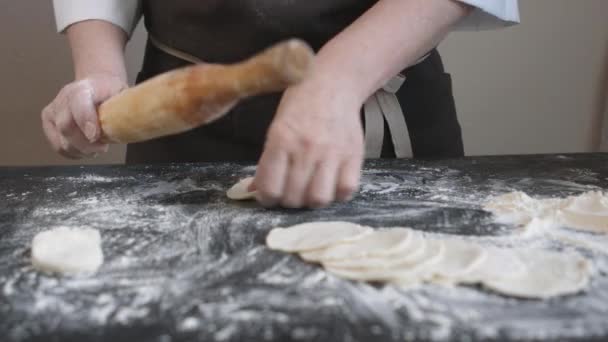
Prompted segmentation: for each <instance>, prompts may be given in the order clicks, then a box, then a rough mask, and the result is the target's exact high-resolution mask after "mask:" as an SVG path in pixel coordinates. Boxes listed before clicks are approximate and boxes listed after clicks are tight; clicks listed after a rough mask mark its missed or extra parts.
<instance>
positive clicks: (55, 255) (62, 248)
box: [32, 227, 103, 274]
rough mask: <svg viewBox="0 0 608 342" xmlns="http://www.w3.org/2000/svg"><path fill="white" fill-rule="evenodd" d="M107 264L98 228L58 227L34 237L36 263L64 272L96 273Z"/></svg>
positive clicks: (40, 266)
mask: <svg viewBox="0 0 608 342" xmlns="http://www.w3.org/2000/svg"><path fill="white" fill-rule="evenodd" d="M101 264H103V252H102V249H101V235H100V234H99V231H98V230H96V229H90V228H67V227H58V228H55V229H51V230H48V231H44V232H41V233H38V234H37V235H36V236H34V239H33V240H32V265H33V266H34V268H36V269H37V270H39V271H42V272H47V273H60V274H80V273H94V272H96V271H97V269H99V267H100V266H101Z"/></svg>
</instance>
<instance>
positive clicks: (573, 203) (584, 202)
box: [558, 192, 608, 233]
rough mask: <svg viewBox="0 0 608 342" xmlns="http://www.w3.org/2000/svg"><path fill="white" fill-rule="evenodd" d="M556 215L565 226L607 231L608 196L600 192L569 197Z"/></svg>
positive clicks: (601, 231) (600, 231)
mask: <svg viewBox="0 0 608 342" xmlns="http://www.w3.org/2000/svg"><path fill="white" fill-rule="evenodd" d="M558 217H559V219H560V221H561V222H562V223H563V224H564V225H565V226H567V227H571V228H575V229H580V230H587V231H592V232H599V233H608V197H606V196H604V194H602V193H601V192H588V193H585V194H583V195H580V196H578V197H571V198H569V199H568V200H567V205H566V206H565V207H564V208H563V209H562V210H561V211H560V212H559V214H558Z"/></svg>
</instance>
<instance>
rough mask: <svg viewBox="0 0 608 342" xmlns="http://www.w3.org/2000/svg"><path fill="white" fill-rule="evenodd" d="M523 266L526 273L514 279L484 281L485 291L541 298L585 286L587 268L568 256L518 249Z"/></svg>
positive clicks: (587, 278)
mask: <svg viewBox="0 0 608 342" xmlns="http://www.w3.org/2000/svg"><path fill="white" fill-rule="evenodd" d="M517 255H518V257H519V258H520V259H521V260H523V261H524V262H525V263H526V272H524V273H523V274H521V275H519V276H518V277H510V278H486V279H484V281H483V284H484V286H486V287H487V288H489V289H491V290H494V291H497V292H500V293H502V294H505V295H509V296H515V297H522V298H538V299H544V298H549V297H555V296H562V295H567V294H574V293H577V292H579V291H581V290H583V289H584V288H585V287H586V286H587V284H588V283H589V277H590V274H591V265H590V263H589V262H588V261H587V260H586V259H585V258H583V257H581V256H579V255H577V254H572V253H564V252H561V253H558V252H549V251H542V250H518V251H517Z"/></svg>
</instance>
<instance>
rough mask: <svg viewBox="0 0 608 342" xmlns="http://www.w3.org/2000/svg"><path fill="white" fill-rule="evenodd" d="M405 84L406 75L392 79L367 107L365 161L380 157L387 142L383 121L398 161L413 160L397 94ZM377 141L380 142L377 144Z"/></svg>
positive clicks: (422, 59)
mask: <svg viewBox="0 0 608 342" xmlns="http://www.w3.org/2000/svg"><path fill="white" fill-rule="evenodd" d="M429 55H430V54H427V55H425V56H423V57H422V58H420V59H419V60H417V61H416V62H415V63H414V64H412V66H414V65H418V64H420V63H422V62H424V60H426V59H427V58H428V57H429ZM404 82H405V76H404V75H403V74H399V75H397V76H395V77H393V78H392V79H390V80H389V81H388V82H387V83H386V85H384V87H382V89H379V90H378V91H376V93H375V94H373V95H372V96H371V97H370V98H369V99H368V100H367V101H366V102H365V104H364V106H363V114H364V116H365V158H380V154H381V152H382V142H383V139H384V120H386V123H387V125H388V129H389V130H390V134H391V140H392V142H393V147H394V148H395V156H396V157H397V158H411V157H413V155H414V153H413V151H412V143H411V140H410V134H409V131H408V128H407V123H406V122H405V116H404V114H403V109H402V108H401V104H400V103H399V99H398V98H397V95H395V94H396V93H397V91H399V89H401V86H403V83H404ZM378 141H379V142H380V143H378Z"/></svg>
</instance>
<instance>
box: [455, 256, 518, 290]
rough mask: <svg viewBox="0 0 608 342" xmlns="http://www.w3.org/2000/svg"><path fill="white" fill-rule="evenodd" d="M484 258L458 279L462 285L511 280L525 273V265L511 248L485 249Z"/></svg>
mask: <svg viewBox="0 0 608 342" xmlns="http://www.w3.org/2000/svg"><path fill="white" fill-rule="evenodd" d="M485 252H486V257H485V258H484V259H483V260H482V261H481V262H480V263H479V264H477V265H476V266H474V267H473V268H472V269H471V270H470V271H469V272H468V273H466V274H463V275H461V276H459V277H457V278H458V281H459V282H461V283H464V284H475V283H481V282H482V281H483V280H485V279H504V278H506V279H512V278H517V277H520V276H522V275H523V274H524V273H525V272H526V270H527V269H526V264H525V263H524V262H523V261H522V260H521V259H520V258H519V257H518V255H517V253H516V250H515V249H511V248H497V247H490V248H486V250H485Z"/></svg>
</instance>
